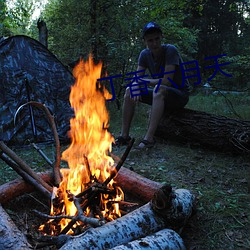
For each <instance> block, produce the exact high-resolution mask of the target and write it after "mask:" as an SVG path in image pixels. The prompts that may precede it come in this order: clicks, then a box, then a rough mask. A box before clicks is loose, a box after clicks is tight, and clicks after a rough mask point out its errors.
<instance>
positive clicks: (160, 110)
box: [139, 86, 189, 148]
mask: <svg viewBox="0 0 250 250" xmlns="http://www.w3.org/2000/svg"><path fill="white" fill-rule="evenodd" d="M188 99H189V98H188V93H185V92H184V91H181V90H179V89H176V88H173V87H167V86H160V88H159V90H158V91H157V93H155V92H154V93H153V102H152V109H151V116H150V121H149V126H148V130H147V132H146V135H145V137H144V140H143V141H142V142H141V143H140V144H139V147H140V148H144V147H150V146H153V145H154V134H155V132H156V129H157V127H158V124H159V122H160V120H161V118H162V116H163V114H164V113H167V112H172V111H174V110H179V109H181V108H183V107H184V106H185V105H186V104H187V102H188Z"/></svg>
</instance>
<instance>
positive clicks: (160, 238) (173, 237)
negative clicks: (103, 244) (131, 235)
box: [111, 229, 186, 250]
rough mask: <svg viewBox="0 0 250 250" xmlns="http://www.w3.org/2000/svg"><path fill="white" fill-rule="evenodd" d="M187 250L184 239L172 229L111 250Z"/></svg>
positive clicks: (163, 230)
mask: <svg viewBox="0 0 250 250" xmlns="http://www.w3.org/2000/svg"><path fill="white" fill-rule="evenodd" d="M144 249H147V250H150V249H151V250H155V249H169V250H185V249H186V248H185V245H184V243H183V240H182V238H181V237H180V235H179V234H177V233H176V232H175V231H174V230H172V229H162V230H160V231H158V232H157V233H154V234H151V235H148V236H146V237H144V238H140V239H138V240H134V241H131V242H128V243H126V244H123V245H119V246H116V247H114V248H111V250H144Z"/></svg>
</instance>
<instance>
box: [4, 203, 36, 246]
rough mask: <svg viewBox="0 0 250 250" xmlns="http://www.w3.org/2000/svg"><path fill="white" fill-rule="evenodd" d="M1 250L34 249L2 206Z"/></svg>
mask: <svg viewBox="0 0 250 250" xmlns="http://www.w3.org/2000/svg"><path fill="white" fill-rule="evenodd" d="M0 249H5V250H27V249H32V247H31V246H30V244H29V243H28V241H27V239H26V238H25V237H24V235H23V234H22V233H21V232H20V231H19V230H18V229H17V227H16V225H15V224H14V223H13V221H12V220H11V219H10V217H9V215H8V214H7V213H6V212H5V210H4V209H3V208H2V206H1V204H0Z"/></svg>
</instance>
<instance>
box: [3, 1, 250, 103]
mask: <svg viewBox="0 0 250 250" xmlns="http://www.w3.org/2000/svg"><path fill="white" fill-rule="evenodd" d="M38 4H42V1H34V0H25V1H22V0H17V1H16V5H15V7H14V8H12V9H10V10H9V12H8V14H7V10H6V5H5V1H1V5H2V6H1V12H0V18H1V25H0V31H1V33H2V34H3V35H4V34H5V35H6V34H7V35H9V34H27V35H30V36H32V37H34V38H37V37H38V31H37V28H36V21H37V20H31V19H30V18H31V16H32V13H33V12H34V9H35V7H36V6H37V5H38ZM249 9H250V4H249V1H247V0H238V1H234V0H211V1H207V0H194V1H191V0H181V1H180V0H171V1H163V0H157V1H155V0H145V1H132V0H126V1H125V0H120V1H115V0H105V1H104V0H99V1H82V2H81V3H79V1H77V0H51V1H48V3H47V4H46V8H45V10H44V11H43V12H42V14H41V18H42V19H44V20H45V21H46V23H47V27H48V30H49V49H50V50H51V51H52V52H53V53H55V54H56V55H57V57H58V58H59V59H60V60H61V61H62V62H63V63H64V64H65V65H68V64H69V63H71V62H72V61H75V60H77V59H78V58H79V56H80V55H81V56H83V57H84V58H86V57H88V55H89V53H90V52H91V53H92V54H93V57H94V59H95V61H99V60H101V61H102V62H103V69H104V71H107V73H108V75H109V76H114V75H118V74H119V75H120V74H121V75H123V76H125V74H126V73H129V72H132V71H134V70H135V69H136V64H137V59H138V54H139V52H140V50H141V49H143V48H144V44H143V41H142V38H141V29H142V27H143V25H144V24H145V23H147V22H149V21H155V22H157V23H159V24H160V25H161V27H162V29H163V35H164V37H163V39H164V40H163V42H164V43H172V44H174V45H176V46H177V47H178V49H179V50H180V52H181V54H182V57H183V59H184V61H185V62H188V61H191V60H197V61H198V63H199V66H200V70H201V73H202V80H203V81H205V79H208V77H209V76H211V72H210V71H209V70H204V67H205V66H206V63H207V62H205V60H204V58H205V57H208V56H216V55H222V54H227V57H226V58H223V59H222V60H226V61H228V62H230V65H228V66H227V67H225V68H226V72H228V73H229V74H231V75H233V77H232V78H228V77H225V76H224V75H221V74H217V75H216V77H215V78H214V79H213V81H216V82H217V83H216V85H217V86H218V87H224V88H227V87H228V86H229V88H231V89H232V88H240V89H244V88H246V87H247V86H249V85H248V84H249V80H248V79H249V72H248V70H247V69H248V68H249V60H248V59H249V57H248V56H247V55H249V53H250V45H249V39H250V29H249V25H250V21H249V20H250V18H249V14H250V13H249ZM109 85H110V84H108V83H107V86H109ZM122 85H124V82H123V78H117V79H114V86H115V92H116V93H118V94H116V95H117V96H116V97H118V98H119V97H120V96H121V92H122V90H123V88H122Z"/></svg>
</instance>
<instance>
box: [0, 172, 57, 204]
mask: <svg viewBox="0 0 250 250" xmlns="http://www.w3.org/2000/svg"><path fill="white" fill-rule="evenodd" d="M37 175H38V176H39V177H40V178H41V179H42V180H43V181H45V182H47V183H51V182H53V174H52V173H51V172H44V173H38V174H37ZM34 190H35V188H34V187H33V186H32V185H30V184H29V183H27V182H25V181H24V180H22V179H16V180H13V181H10V182H7V183H5V184H3V185H1V186H0V204H6V203H8V202H9V201H11V200H12V199H14V198H16V197H18V196H21V195H23V194H24V193H30V192H33V191H34Z"/></svg>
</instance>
